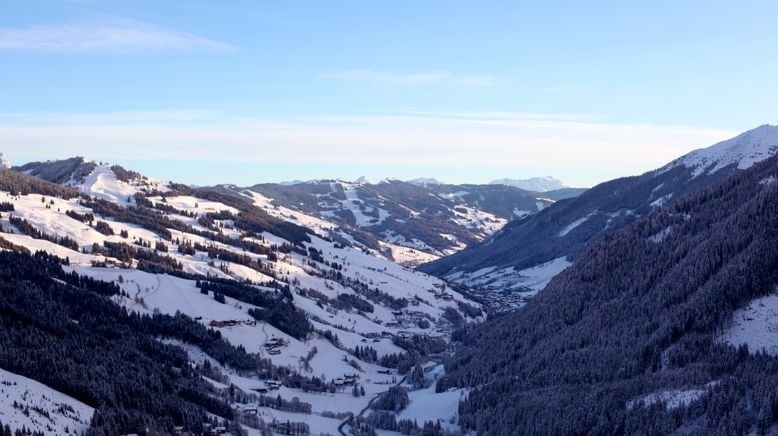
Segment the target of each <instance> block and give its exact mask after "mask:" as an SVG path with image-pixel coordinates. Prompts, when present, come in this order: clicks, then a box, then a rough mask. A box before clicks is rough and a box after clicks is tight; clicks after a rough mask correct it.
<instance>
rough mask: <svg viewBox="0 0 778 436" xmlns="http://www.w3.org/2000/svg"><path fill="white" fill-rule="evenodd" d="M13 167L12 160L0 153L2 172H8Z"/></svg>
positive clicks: (0, 168)
mask: <svg viewBox="0 0 778 436" xmlns="http://www.w3.org/2000/svg"><path fill="white" fill-rule="evenodd" d="M12 166H13V165H11V159H9V158H8V156H6V155H5V154H3V153H0V170H7V169H10V168H11V167H12Z"/></svg>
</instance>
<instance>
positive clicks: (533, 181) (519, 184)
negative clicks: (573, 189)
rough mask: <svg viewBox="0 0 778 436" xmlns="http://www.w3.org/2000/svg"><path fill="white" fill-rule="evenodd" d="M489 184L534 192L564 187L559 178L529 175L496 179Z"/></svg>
mask: <svg viewBox="0 0 778 436" xmlns="http://www.w3.org/2000/svg"><path fill="white" fill-rule="evenodd" d="M489 184H490V185H506V186H513V187H516V188H519V189H524V190H527V191H535V192H547V191H554V190H557V189H563V188H566V187H567V186H565V184H564V183H562V181H561V180H559V179H557V178H554V177H553V176H544V177H531V178H528V179H498V180H494V181H492V182H490V183H489Z"/></svg>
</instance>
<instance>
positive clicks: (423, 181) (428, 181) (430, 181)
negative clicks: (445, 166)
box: [408, 177, 443, 186]
mask: <svg viewBox="0 0 778 436" xmlns="http://www.w3.org/2000/svg"><path fill="white" fill-rule="evenodd" d="M408 183H410V184H412V185H416V186H427V185H442V184H443V182H441V181H440V180H438V179H434V178H432V177H419V178H417V179H412V180H408Z"/></svg>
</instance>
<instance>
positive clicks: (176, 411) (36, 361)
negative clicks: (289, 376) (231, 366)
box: [0, 252, 257, 436]
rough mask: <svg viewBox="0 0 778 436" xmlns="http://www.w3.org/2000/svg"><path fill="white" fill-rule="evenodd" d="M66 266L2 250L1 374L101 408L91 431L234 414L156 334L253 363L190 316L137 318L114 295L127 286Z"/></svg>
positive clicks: (195, 423) (164, 427) (197, 427)
mask: <svg viewBox="0 0 778 436" xmlns="http://www.w3.org/2000/svg"><path fill="white" fill-rule="evenodd" d="M60 261H61V260H58V259H55V258H52V257H50V256H47V255H45V254H42V253H39V254H36V255H35V256H34V257H32V256H29V255H25V254H15V253H10V252H0V368H3V369H6V370H9V371H12V372H14V373H17V374H20V375H24V376H27V377H30V378H34V379H36V380H38V381H40V382H42V383H44V384H46V385H47V386H49V387H52V388H54V389H57V390H58V391H60V392H62V393H65V394H67V395H70V396H72V397H73V398H75V399H77V400H80V401H82V402H83V403H85V404H87V405H89V406H92V407H93V408H95V409H97V410H96V413H95V415H94V417H93V418H92V421H91V427H90V428H89V434H90V435H106V436H108V435H116V434H120V433H126V432H137V433H141V432H143V431H145V430H146V429H149V430H151V431H156V432H164V433H173V431H174V428H175V427H176V426H182V427H184V428H186V429H188V430H190V431H197V432H200V431H202V430H203V425H204V424H206V423H209V422H210V420H209V418H208V417H207V415H206V412H211V413H213V414H215V415H218V416H222V417H224V418H230V419H231V418H232V417H233V416H232V410H230V408H229V406H228V404H227V402H226V399H224V398H220V397H219V395H218V393H217V392H216V391H215V390H214V389H213V388H212V386H211V385H209V384H208V383H206V382H204V381H203V380H202V379H201V378H200V374H198V371H197V369H196V368H193V367H191V366H190V365H189V362H188V357H187V354H186V352H184V351H183V350H181V349H180V348H177V347H173V346H170V345H166V344H163V343H162V342H160V341H158V340H157V337H158V336H160V335H161V336H164V337H170V338H179V339H185V340H187V341H192V342H193V343H198V342H199V345H200V346H202V347H205V348H207V349H212V350H217V349H218V350H220V354H221V356H222V358H223V359H224V361H225V362H230V363H236V362H242V364H243V365H244V366H245V367H246V368H247V369H251V368H256V367H257V364H256V362H255V361H254V359H253V358H252V357H250V356H248V355H247V354H246V353H245V351H241V350H239V349H237V348H235V347H233V346H231V345H229V344H228V343H227V342H225V341H224V340H223V339H222V338H221V335H219V333H217V332H213V331H209V330H207V329H206V328H205V327H203V326H202V325H200V324H199V323H197V322H195V321H193V320H192V319H191V318H188V317H186V316H167V315H155V316H148V315H144V316H140V315H137V314H131V313H128V312H127V311H126V310H124V309H123V308H121V307H120V306H118V305H116V304H115V303H113V302H112V301H111V300H110V299H109V297H111V296H115V295H119V294H120V293H122V292H121V290H120V288H119V287H118V286H116V285H115V284H111V283H105V282H100V281H95V280H92V279H89V278H84V277H79V276H78V275H76V274H68V273H66V272H64V271H63V270H62V268H61V266H60ZM28 413H33V414H38V413H40V414H42V416H45V415H46V414H48V413H49V411H33V412H28ZM63 413H64V412H63ZM73 430H75V429H73Z"/></svg>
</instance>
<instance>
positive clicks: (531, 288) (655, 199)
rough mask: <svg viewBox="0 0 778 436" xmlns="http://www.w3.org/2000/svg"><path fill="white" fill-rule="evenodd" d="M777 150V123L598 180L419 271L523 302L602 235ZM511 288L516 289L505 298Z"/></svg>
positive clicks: (728, 175)
mask: <svg viewBox="0 0 778 436" xmlns="http://www.w3.org/2000/svg"><path fill="white" fill-rule="evenodd" d="M776 150H778V127H776V126H771V125H763V126H760V127H757V128H756V129H753V130H750V131H748V132H745V133H743V134H741V135H738V136H737V137H735V138H732V139H729V140H726V141H723V142H720V143H718V144H715V145H713V146H711V147H709V148H705V149H700V150H695V151H692V152H691V153H688V154H687V155H685V156H682V157H680V158H678V159H676V160H674V161H673V162H670V163H668V164H667V165H665V166H663V167H661V168H658V169H656V170H653V171H649V172H647V173H645V174H642V175H640V176H634V177H624V178H620V179H616V180H611V181H608V182H605V183H602V184H599V185H597V186H595V187H593V188H591V189H589V190H587V191H586V192H584V193H583V194H581V195H580V196H578V197H575V198H573V199H567V200H564V201H558V202H556V203H555V204H554V205H553V206H552V207H548V208H546V209H544V210H543V211H541V212H540V213H537V214H534V215H532V216H527V217H524V218H521V219H516V220H513V221H511V222H509V223H508V224H507V225H505V226H504V227H503V228H502V229H501V230H500V231H498V232H496V233H495V234H493V235H492V236H490V237H489V238H487V239H486V240H485V241H483V242H482V243H480V244H475V245H473V246H470V247H468V248H467V249H465V250H462V251H460V252H458V253H456V254H453V255H451V256H448V257H445V258H443V259H439V260H437V261H433V262H431V263H428V264H425V265H421V266H420V267H419V270H420V271H423V272H426V273H429V274H434V275H437V276H440V277H444V278H446V279H447V280H450V281H454V282H457V283H460V284H463V285H467V286H470V287H474V288H479V289H480V290H481V291H482V292H486V293H489V294H491V295H492V296H493V298H492V300H493V301H499V302H500V303H498V304H499V305H500V306H502V307H506V304H503V303H505V302H509V303H510V304H509V305H507V306H512V307H513V306H515V305H521V304H523V302H524V301H526V297H528V296H531V295H533V294H534V293H535V292H537V291H538V290H540V289H542V288H543V287H544V286H545V284H546V283H548V280H550V279H551V277H553V276H554V275H556V274H558V273H559V272H560V271H562V270H564V268H566V267H568V266H569V265H570V264H571V263H573V262H575V261H577V259H579V258H580V257H581V256H582V255H583V254H584V253H586V251H587V250H589V248H590V247H591V246H592V245H593V244H594V243H595V242H597V241H598V240H600V239H602V237H603V236H605V235H608V234H610V233H613V232H614V231H616V230H618V229H621V228H623V227H624V226H626V225H628V224H630V223H632V222H634V221H635V220H636V219H638V218H640V217H642V216H645V215H647V214H649V213H651V212H652V211H654V210H656V209H659V208H661V207H663V206H665V205H667V204H670V202H672V200H674V199H677V198H681V197H683V196H684V195H686V194H689V193H692V192H695V191H698V190H700V189H702V188H704V187H707V186H710V185H712V184H714V183H716V182H718V181H721V180H724V179H726V178H728V177H730V176H732V175H734V174H736V173H737V172H739V171H742V170H743V169H746V168H749V167H750V166H751V165H753V164H754V163H756V162H759V161H761V160H764V159H766V158H768V157H770V156H772V155H773V154H775V152H776ZM510 291H513V292H510ZM506 292H508V293H509V294H511V295H510V296H508V297H505V298H500V297H499V295H502V294H505V293H506ZM516 292H518V293H519V294H520V295H518V296H517V295H515V293H516ZM508 300H509V301H508Z"/></svg>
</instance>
